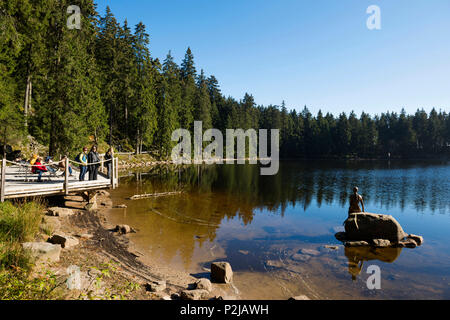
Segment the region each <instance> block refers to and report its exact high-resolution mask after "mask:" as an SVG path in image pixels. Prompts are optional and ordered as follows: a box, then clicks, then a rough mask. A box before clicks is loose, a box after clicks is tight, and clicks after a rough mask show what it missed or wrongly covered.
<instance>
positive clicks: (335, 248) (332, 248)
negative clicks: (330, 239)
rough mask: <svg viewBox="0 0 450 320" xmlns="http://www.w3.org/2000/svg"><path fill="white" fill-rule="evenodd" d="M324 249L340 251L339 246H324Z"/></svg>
mask: <svg viewBox="0 0 450 320" xmlns="http://www.w3.org/2000/svg"><path fill="white" fill-rule="evenodd" d="M323 247H324V248H325V249H330V250H338V249H339V246H331V245H328V244H326V245H324V246H323Z"/></svg>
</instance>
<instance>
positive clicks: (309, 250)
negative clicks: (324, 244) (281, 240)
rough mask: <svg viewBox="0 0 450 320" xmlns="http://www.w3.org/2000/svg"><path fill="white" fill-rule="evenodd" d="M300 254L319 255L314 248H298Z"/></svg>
mask: <svg viewBox="0 0 450 320" xmlns="http://www.w3.org/2000/svg"><path fill="white" fill-rule="evenodd" d="M299 252H300V253H302V254H307V255H309V256H318V255H320V252H319V251H317V250H314V249H300V251H299Z"/></svg>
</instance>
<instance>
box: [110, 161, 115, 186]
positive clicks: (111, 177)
mask: <svg viewBox="0 0 450 320" xmlns="http://www.w3.org/2000/svg"><path fill="white" fill-rule="evenodd" d="M115 162H116V161H115V158H114V157H113V158H111V170H110V171H109V178H110V179H111V187H112V188H113V189H115V185H114V176H115V175H116V165H115Z"/></svg>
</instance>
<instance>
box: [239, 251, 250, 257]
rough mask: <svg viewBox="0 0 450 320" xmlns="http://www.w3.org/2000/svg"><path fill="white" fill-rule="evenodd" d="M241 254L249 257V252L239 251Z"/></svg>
mask: <svg viewBox="0 0 450 320" xmlns="http://www.w3.org/2000/svg"><path fill="white" fill-rule="evenodd" d="M239 253H242V254H243V255H245V256H246V255H248V251H246V250H239Z"/></svg>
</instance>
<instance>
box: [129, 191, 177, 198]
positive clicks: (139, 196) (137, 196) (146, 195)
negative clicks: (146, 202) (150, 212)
mask: <svg viewBox="0 0 450 320" xmlns="http://www.w3.org/2000/svg"><path fill="white" fill-rule="evenodd" d="M180 193H182V191H174V192H162V193H146V194H137V195H134V196H132V197H129V198H128V200H138V199H145V198H153V197H163V196H171V195H175V194H180Z"/></svg>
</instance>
